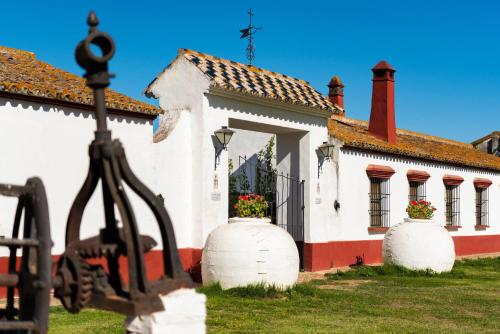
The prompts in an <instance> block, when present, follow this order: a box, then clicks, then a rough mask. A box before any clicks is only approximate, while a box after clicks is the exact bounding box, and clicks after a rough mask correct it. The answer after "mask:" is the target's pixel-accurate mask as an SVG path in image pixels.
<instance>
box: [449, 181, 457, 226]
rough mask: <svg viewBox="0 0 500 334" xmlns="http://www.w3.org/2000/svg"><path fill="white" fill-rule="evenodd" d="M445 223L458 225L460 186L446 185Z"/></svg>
mask: <svg viewBox="0 0 500 334" xmlns="http://www.w3.org/2000/svg"><path fill="white" fill-rule="evenodd" d="M445 187H446V197H445V206H446V225H448V226H460V186H458V185H446V186H445Z"/></svg>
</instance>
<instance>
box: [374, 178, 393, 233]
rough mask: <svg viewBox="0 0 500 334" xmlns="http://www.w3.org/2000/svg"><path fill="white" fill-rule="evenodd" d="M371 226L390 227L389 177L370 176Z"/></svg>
mask: <svg viewBox="0 0 500 334" xmlns="http://www.w3.org/2000/svg"><path fill="white" fill-rule="evenodd" d="M369 196H370V211H369V213H370V226H371V227H389V223H390V219H389V218H390V211H391V210H390V196H391V194H390V183H389V179H378V178H370V194H369Z"/></svg>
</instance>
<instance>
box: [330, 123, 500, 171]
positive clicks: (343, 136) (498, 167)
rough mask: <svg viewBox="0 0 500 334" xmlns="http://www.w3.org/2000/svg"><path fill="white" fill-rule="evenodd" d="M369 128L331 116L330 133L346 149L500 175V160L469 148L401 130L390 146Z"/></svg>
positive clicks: (438, 138)
mask: <svg viewBox="0 0 500 334" xmlns="http://www.w3.org/2000/svg"><path fill="white" fill-rule="evenodd" d="M367 125H368V122H366V121H360V120H356V119H350V118H347V117H345V116H344V117H339V116H335V115H332V116H331V117H330V120H329V121H328V132H329V134H330V136H332V137H334V138H337V139H338V140H339V141H341V142H342V143H343V145H344V146H346V147H352V148H357V149H363V150H368V151H375V152H383V153H386V154H396V155H402V156H407V157H413V158H417V159H425V160H431V161H436V162H441V163H447V164H453V165H462V166H469V167H475V168H484V169H488V170H495V171H497V172H500V158H498V157H495V156H493V155H491V154H487V153H484V152H481V151H479V150H477V149H475V148H474V147H473V146H472V145H470V144H466V143H462V142H458V141H453V140H449V139H445V138H440V137H436V136H430V135H425V134H421V133H418V132H413V131H409V130H402V129H398V132H397V140H396V143H395V144H389V143H388V142H386V141H385V140H382V139H380V138H377V137H375V136H373V135H371V134H370V133H368V128H367Z"/></svg>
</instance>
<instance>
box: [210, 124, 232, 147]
mask: <svg viewBox="0 0 500 334" xmlns="http://www.w3.org/2000/svg"><path fill="white" fill-rule="evenodd" d="M233 134H234V131H233V130H231V129H228V128H227V126H223V127H222V128H220V129H219V130H217V131H214V135H215V138H217V140H218V141H219V143H220V144H221V145H222V149H223V150H227V145H228V144H229V141H230V140H231V137H232V136H233Z"/></svg>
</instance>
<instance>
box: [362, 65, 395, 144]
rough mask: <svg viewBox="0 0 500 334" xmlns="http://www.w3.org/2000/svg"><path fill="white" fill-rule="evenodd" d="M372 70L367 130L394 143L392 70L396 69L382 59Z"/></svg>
mask: <svg viewBox="0 0 500 334" xmlns="http://www.w3.org/2000/svg"><path fill="white" fill-rule="evenodd" d="M372 71H373V91H372V111H371V114H370V125H369V127H368V132H370V133H371V134H372V135H374V136H376V137H378V138H380V139H383V140H385V141H387V142H388V143H390V144H395V143H396V117H395V114H394V72H396V70H395V69H393V68H392V67H391V65H389V64H388V63H387V62H386V61H385V60H382V61H381V62H379V63H378V64H377V65H375V67H374V68H372Z"/></svg>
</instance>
